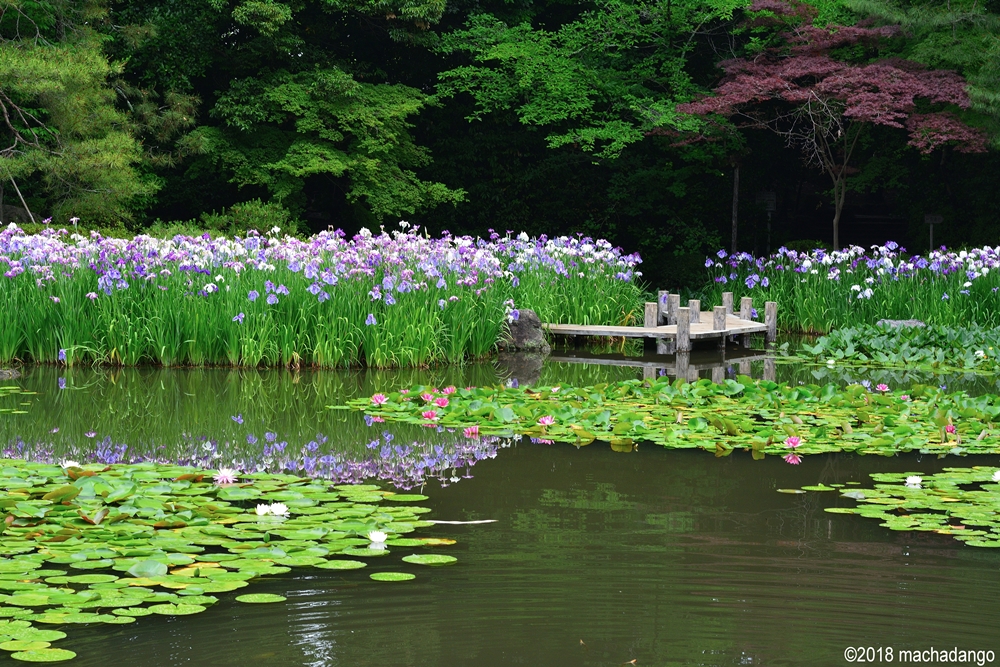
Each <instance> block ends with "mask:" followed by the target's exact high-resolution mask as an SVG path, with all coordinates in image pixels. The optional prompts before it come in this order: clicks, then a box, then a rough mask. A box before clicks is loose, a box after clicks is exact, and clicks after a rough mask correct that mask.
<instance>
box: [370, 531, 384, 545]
mask: <svg viewBox="0 0 1000 667" xmlns="http://www.w3.org/2000/svg"><path fill="white" fill-rule="evenodd" d="M387 537H389V536H388V535H387V534H386V533H384V532H382V531H381V530H373V531H371V532H370V533H368V539H369V540H371V541H372V543H373V544H381V543H383V542H385V540H386V538H387Z"/></svg>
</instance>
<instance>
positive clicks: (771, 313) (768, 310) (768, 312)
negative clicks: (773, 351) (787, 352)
mask: <svg viewBox="0 0 1000 667" xmlns="http://www.w3.org/2000/svg"><path fill="white" fill-rule="evenodd" d="M764 326H766V327H767V332H766V333H765V334H764V342H765V343H767V344H768V345H773V344H774V343H776V342H777V340H778V302H777V301H767V302H765V303H764Z"/></svg>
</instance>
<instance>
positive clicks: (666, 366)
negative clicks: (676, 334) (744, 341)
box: [547, 350, 771, 375]
mask: <svg viewBox="0 0 1000 667" xmlns="http://www.w3.org/2000/svg"><path fill="white" fill-rule="evenodd" d="M681 354H683V353H681ZM678 356H680V355H678ZM713 356H715V358H710V359H699V360H690V361H689V362H688V369H689V370H696V371H705V370H712V369H715V368H725V367H727V366H731V365H732V364H741V365H742V364H748V363H750V362H751V361H760V360H762V359H768V358H771V355H768V354H767V353H766V352H761V351H759V350H754V351H752V352H751V353H750V354H740V353H736V354H735V355H733V356H727V357H722V358H719V357H718V355H713ZM547 361H554V362H563V363H567V364H594V365H596V366H629V367H632V368H657V369H659V368H662V369H663V370H665V371H666V372H667V374H669V375H674V374H675V372H676V370H677V361H678V360H677V359H676V357H675V358H674V359H629V358H627V357H578V356H573V355H560V354H551V355H549V356H548V358H547Z"/></svg>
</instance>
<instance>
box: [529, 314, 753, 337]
mask: <svg viewBox="0 0 1000 667" xmlns="http://www.w3.org/2000/svg"><path fill="white" fill-rule="evenodd" d="M700 319H701V322H692V323H691V325H690V327H691V330H690V334H689V335H690V337H691V339H692V340H702V339H711V338H723V337H725V336H736V335H739V334H750V333H767V325H765V324H763V323H762V322H754V321H753V320H742V319H740V318H739V317H738V316H736V315H727V316H726V324H725V328H724V329H714V328H713V327H712V313H711V312H703V313H701V318H700ZM677 326H678V325H676V324H665V325H663V326H658V327H620V326H611V325H594V324H543V325H542V328H543V329H544V330H546V331H548V332H549V333H550V334H555V335H558V336H597V337H607V338H622V337H624V338H676V337H677Z"/></svg>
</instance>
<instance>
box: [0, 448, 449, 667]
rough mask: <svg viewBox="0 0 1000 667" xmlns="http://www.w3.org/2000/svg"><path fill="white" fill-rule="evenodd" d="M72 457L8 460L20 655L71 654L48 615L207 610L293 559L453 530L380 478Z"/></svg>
mask: <svg viewBox="0 0 1000 667" xmlns="http://www.w3.org/2000/svg"><path fill="white" fill-rule="evenodd" d="M65 466H66V467H63V466H59V465H51V464H45V463H31V462H26V461H21V460H7V461H4V462H3V467H2V469H0V510H2V515H0V516H4V517H5V518H4V519H3V523H2V524H0V526H2V528H3V530H2V534H0V619H3V620H0V649H3V650H9V651H12V652H13V653H12V656H13V657H14V658H17V659H20V660H29V661H55V660H63V659H68V658H72V657H73V652H72V651H68V650H64V649H57V648H52V647H50V646H49V643H50V642H52V641H55V640H58V639H62V638H63V637H65V634H64V633H62V632H60V631H57V630H48V629H45V628H44V627H43V626H44V625H58V626H65V625H68V624H76V623H79V624H89V623H109V624H123V623H133V622H135V620H136V618H138V617H141V616H147V615H151V614H162V615H168V616H184V615H190V614H197V613H200V612H203V611H205V610H206V609H207V608H208V607H209V606H211V605H213V604H215V603H216V602H217V600H218V598H217V597H216V595H217V594H219V593H226V592H230V591H236V590H239V589H242V588H245V587H247V586H248V585H249V583H251V582H252V581H253V580H255V579H257V578H258V577H262V576H266V575H277V574H284V573H286V572H289V570H290V568H296V567H317V568H322V569H330V570H350V569H360V568H363V567H365V562H364V561H363V560H357V559H358V558H362V559H367V558H371V557H379V556H385V555H386V554H387V553H389V551H390V550H393V549H394V548H397V547H399V548H412V547H424V546H437V545H445V544H453V543H454V541H453V540H448V539H440V538H423V539H420V538H413V537H408V536H407V535H408V534H410V533H413V532H414V531H415V530H416V529H418V528H422V527H426V526H429V525H431V523H430V522H428V521H425V520H423V519H422V518H421V517H422V515H424V514H426V513H427V512H429V511H430V510H429V509H427V508H422V507H415V506H413V505H411V504H409V503H412V502H415V501H420V500H425V499H426V496H422V495H418V494H397V493H393V492H390V491H383V490H381V489H379V487H377V486H375V485H337V486H331V485H330V483H329V482H323V481H321V480H313V479H309V478H300V477H295V476H292V475H274V474H248V475H242V476H237V477H238V478H237V480H236V481H235V483H228V484H227V483H222V484H217V483H215V481H216V480H217V479H218V477H219V476H222V471H220V473H219V476H217V477H216V480H213V476H212V472H209V471H205V470H199V469H196V468H192V467H187V466H173V465H162V464H154V463H144V464H134V465H116V466H99V465H89V466H82V467H81V466H79V465H76V464H74V463H73V462H66V463H65ZM230 475H232V471H225V476H226V477H227V478H228V477H229V476H230ZM261 508H267V509H266V511H262V510H261ZM411 553H412V552H411ZM442 558H443V557H442ZM417 562H419V561H417ZM411 577H412V575H411ZM279 598H280V599H279ZM281 599H283V598H281V596H273V595H263V594H252V593H251V594H248V595H243V596H240V597H238V598H237V600H239V601H242V602H248V603H262V602H276V601H280V600H281Z"/></svg>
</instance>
